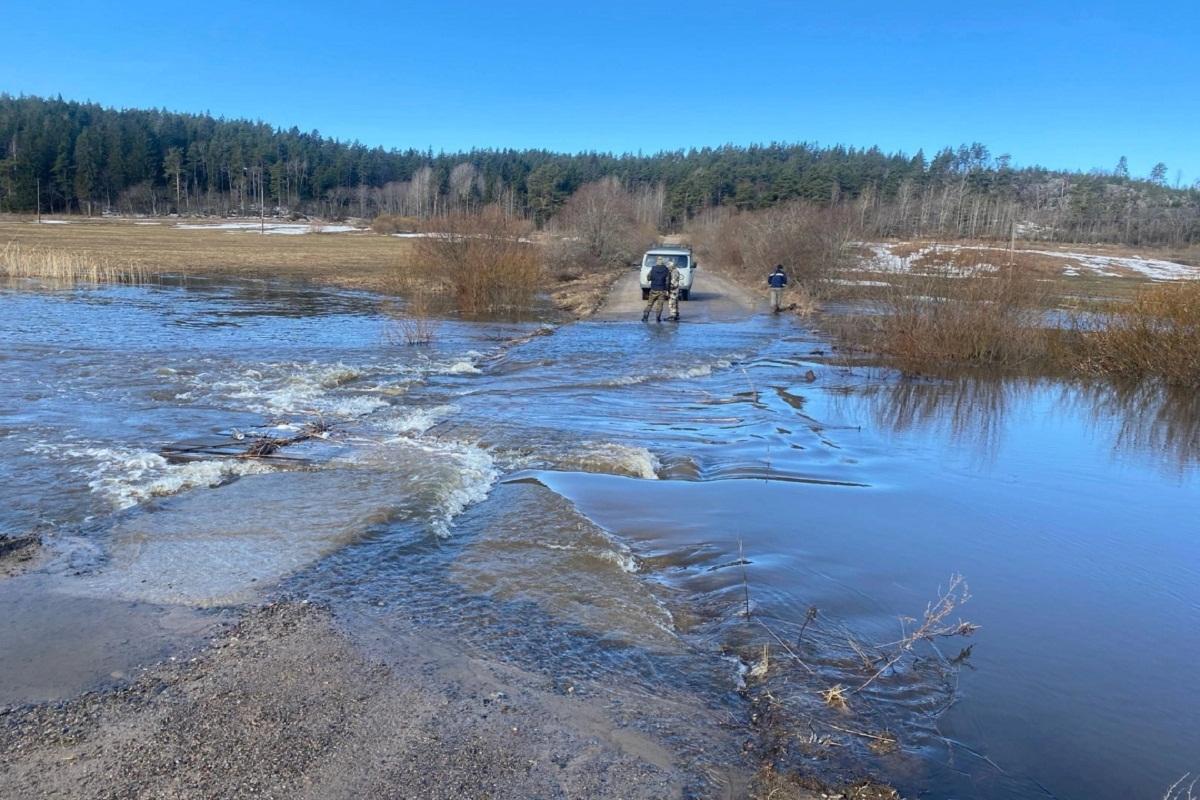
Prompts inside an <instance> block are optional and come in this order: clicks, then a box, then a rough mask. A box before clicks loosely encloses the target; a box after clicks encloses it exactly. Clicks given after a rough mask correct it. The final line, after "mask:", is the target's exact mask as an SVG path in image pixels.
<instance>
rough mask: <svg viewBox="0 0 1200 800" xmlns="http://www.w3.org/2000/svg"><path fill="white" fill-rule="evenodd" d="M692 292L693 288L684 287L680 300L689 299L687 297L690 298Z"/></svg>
mask: <svg viewBox="0 0 1200 800" xmlns="http://www.w3.org/2000/svg"><path fill="white" fill-rule="evenodd" d="M691 293H692V290H691V289H684V290H682V291H681V292H680V293H679V299H680V300H687V299H688V296H689V295H691Z"/></svg>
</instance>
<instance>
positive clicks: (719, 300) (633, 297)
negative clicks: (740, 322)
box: [595, 269, 763, 322]
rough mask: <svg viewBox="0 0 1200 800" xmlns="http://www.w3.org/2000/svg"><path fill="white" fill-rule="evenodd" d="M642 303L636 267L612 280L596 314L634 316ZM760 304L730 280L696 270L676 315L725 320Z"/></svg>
mask: <svg viewBox="0 0 1200 800" xmlns="http://www.w3.org/2000/svg"><path fill="white" fill-rule="evenodd" d="M645 305H646V304H645V302H644V301H643V300H642V292H641V288H640V287H639V285H638V271H637V270H632V269H631V270H630V271H629V273H628V274H626V275H623V276H622V277H621V278H620V279H619V280H618V281H617V282H616V283H614V284H613V287H612V289H611V290H610V291H609V293H608V298H607V299H606V300H605V301H604V305H603V306H602V307H601V308H600V311H599V312H598V313H597V314H596V317H595V318H596V319H599V320H637V319H639V318H640V317H641V315H642V309H643V308H645ZM761 306H763V301H762V299H761V298H756V297H754V296H753V295H752V294H751V293H749V292H747V291H746V290H745V289H743V288H742V287H740V286H738V285H737V284H736V283H734V282H733V281H730V280H728V279H726V278H723V277H721V276H720V275H716V274H713V273H712V272H707V271H704V270H696V277H695V281H694V283H693V285H692V292H691V299H689V300H687V301H684V302H681V303H680V304H679V315H680V317H682V318H683V321H684V322H726V321H729V320H736V319H741V318H743V317H747V316H749V315H751V314H753V313H755V311H757V310H759V308H760V307H761Z"/></svg>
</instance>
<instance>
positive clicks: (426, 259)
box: [411, 206, 544, 314]
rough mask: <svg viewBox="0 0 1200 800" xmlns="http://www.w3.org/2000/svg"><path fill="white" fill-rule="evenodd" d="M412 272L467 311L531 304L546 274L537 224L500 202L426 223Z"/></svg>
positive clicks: (494, 309) (503, 309)
mask: <svg viewBox="0 0 1200 800" xmlns="http://www.w3.org/2000/svg"><path fill="white" fill-rule="evenodd" d="M424 229H425V233H426V234H427V235H426V236H425V237H423V238H420V239H416V240H414V241H415V242H416V252H415V259H416V266H415V268H414V270H413V271H412V273H411V274H412V275H413V276H414V277H416V278H417V279H418V280H420V281H421V282H422V283H423V284H424V285H426V286H429V287H431V288H432V290H433V291H434V292H436V293H438V294H440V295H442V296H445V297H448V298H450V299H451V300H452V301H453V304H454V306H455V308H457V309H458V310H459V311H461V312H464V313H468V314H479V313H486V312H495V311H505V310H513V309H522V308H527V307H528V306H529V305H530V304H531V302H532V299H533V297H534V295H535V294H536V292H537V291H538V290H539V289H540V288H541V286H542V283H543V278H544V271H543V268H542V251H541V248H539V247H537V246H535V245H533V244H532V243H530V242H529V241H528V235H529V234H530V232H531V230H532V225H531V224H530V223H529V222H527V221H526V220H523V219H520V218H519V217H514V216H511V215H509V214H506V213H504V211H503V210H502V209H500V208H499V207H496V206H490V207H488V208H485V209H483V210H482V211H481V212H480V213H477V214H469V213H461V212H456V213H451V214H447V215H445V216H442V217H436V218H434V219H431V220H428V221H427V222H425V223H424Z"/></svg>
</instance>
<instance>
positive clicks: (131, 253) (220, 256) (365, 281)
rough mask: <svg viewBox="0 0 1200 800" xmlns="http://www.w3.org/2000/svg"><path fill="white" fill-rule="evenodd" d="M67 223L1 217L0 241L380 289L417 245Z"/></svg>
mask: <svg viewBox="0 0 1200 800" xmlns="http://www.w3.org/2000/svg"><path fill="white" fill-rule="evenodd" d="M139 221H141V222H151V220H139ZM188 221H189V222H192V220H188ZM221 221H222V220H213V222H214V223H216V222H221ZM69 222H70V224H67V225H33V224H30V223H29V222H28V221H27V220H24V219H20V218H15V217H7V218H0V247H2V246H4V245H5V244H8V243H12V244H13V245H15V246H20V247H21V248H24V249H26V250H35V251H36V250H53V251H58V252H65V253H70V254H72V255H73V256H77V257H79V258H82V259H88V260H90V261H92V262H94V263H109V264H113V265H117V266H120V267H122V268H132V269H135V270H140V271H143V272H145V273H146V274H147V275H155V274H181V275H193V276H198V277H199V276H210V275H211V276H227V275H228V276H246V277H256V278H261V277H268V276H269V277H279V278H294V279H301V280H311V281H315V282H319V283H326V284H335V285H339V286H349V287H355V288H365V289H374V290H382V291H387V290H389V289H391V288H392V287H393V286H394V284H395V279H396V276H397V275H398V274H403V273H405V272H407V271H408V270H409V269H410V268H411V266H412V256H413V249H414V248H413V241H412V240H411V239H396V238H393V237H390V236H376V235H374V234H370V233H361V234H360V233H330V234H305V235H300V236H279V235H275V236H263V235H262V234H260V233H258V231H257V230H255V231H253V232H248V231H228V230H215V229H214V230H184V229H179V228H176V227H174V225H175V221H174V220H153V221H152V222H158V223H159V224H148V225H138V224H135V221H134V220H126V219H87V218H83V217H79V218H74V219H69Z"/></svg>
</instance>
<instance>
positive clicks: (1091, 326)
mask: <svg viewBox="0 0 1200 800" xmlns="http://www.w3.org/2000/svg"><path fill="white" fill-rule="evenodd" d="M1077 330H1078V334H1079V348H1080V351H1081V353H1080V361H1079V369H1080V370H1081V371H1083V372H1085V373H1087V374H1092V375H1102V376H1113V377H1120V378H1131V379H1140V378H1145V377H1156V378H1160V379H1162V380H1163V381H1164V382H1166V383H1167V384H1168V385H1171V386H1181V387H1190V388H1200V281H1180V282H1177V283H1173V284H1169V285H1159V286H1154V287H1151V288H1149V289H1146V290H1144V291H1142V292H1139V293H1138V294H1137V295H1135V296H1134V298H1133V300H1132V301H1131V302H1129V303H1126V304H1123V305H1118V306H1113V307H1112V308H1110V309H1109V310H1108V311H1107V312H1106V313H1104V314H1102V315H1101V317H1100V318H1099V319H1098V320H1096V321H1092V322H1090V323H1084V324H1081V325H1079V326H1077Z"/></svg>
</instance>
